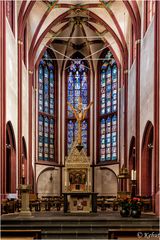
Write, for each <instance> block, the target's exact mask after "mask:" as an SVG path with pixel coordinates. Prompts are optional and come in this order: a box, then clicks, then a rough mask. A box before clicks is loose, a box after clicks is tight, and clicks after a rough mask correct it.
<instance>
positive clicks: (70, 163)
mask: <svg viewBox="0 0 160 240" xmlns="http://www.w3.org/2000/svg"><path fill="white" fill-rule="evenodd" d="M68 105H69V106H70V108H71V109H72V111H73V113H74V115H75V117H76V119H77V122H78V133H77V136H76V139H75V141H74V142H73V144H72V147H71V151H70V152H69V155H68V156H67V157H66V159H65V167H64V193H63V195H64V212H65V213H66V212H70V213H79V212H87V213H89V212H97V205H96V204H97V201H96V196H97V193H93V192H92V184H91V183H92V181H91V167H90V158H89V157H88V156H87V154H86V152H85V150H84V148H83V145H82V144H83V143H82V122H83V120H84V119H85V116H86V113H87V111H88V109H89V107H90V106H91V105H92V102H91V103H90V104H89V105H88V107H87V108H85V109H84V110H83V109H82V99H81V98H80V97H79V102H78V109H75V108H74V107H73V106H72V105H71V104H70V103H68Z"/></svg>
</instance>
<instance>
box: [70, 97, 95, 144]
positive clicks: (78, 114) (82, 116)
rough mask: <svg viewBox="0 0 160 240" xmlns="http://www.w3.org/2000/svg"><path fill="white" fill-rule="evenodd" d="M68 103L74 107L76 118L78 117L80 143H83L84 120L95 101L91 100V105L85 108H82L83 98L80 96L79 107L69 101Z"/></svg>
mask: <svg viewBox="0 0 160 240" xmlns="http://www.w3.org/2000/svg"><path fill="white" fill-rule="evenodd" d="M67 104H68V105H69V106H70V108H71V109H72V111H73V113H74V116H75V118H76V119H77V122H78V145H81V144H82V122H83V121H84V119H85V117H86V114H87V111H88V109H89V108H90V106H91V105H92V104H93V102H90V103H89V105H88V106H87V107H86V108H85V109H82V98H81V97H79V99H78V109H76V108H74V107H73V106H72V104H71V103H70V102H67Z"/></svg>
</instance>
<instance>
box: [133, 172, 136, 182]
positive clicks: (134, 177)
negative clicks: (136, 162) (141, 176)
mask: <svg viewBox="0 0 160 240" xmlns="http://www.w3.org/2000/svg"><path fill="white" fill-rule="evenodd" d="M133 180H136V170H135V171H134V175H133Z"/></svg>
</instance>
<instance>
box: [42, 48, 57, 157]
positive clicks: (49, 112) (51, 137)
mask: <svg viewBox="0 0 160 240" xmlns="http://www.w3.org/2000/svg"><path fill="white" fill-rule="evenodd" d="M51 58H52V57H51V55H50V54H49V53H48V52H47V51H46V52H45V54H44V56H43V58H42V60H41V61H40V64H39V67H38V160H39V161H40V160H42V161H56V157H55V150H56V149H55V129H56V128H55V125H56V80H55V75H56V74H55V71H56V70H55V64H54V62H52V61H51V60H47V59H51Z"/></svg>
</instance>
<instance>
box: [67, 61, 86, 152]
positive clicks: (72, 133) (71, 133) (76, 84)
mask: <svg viewBox="0 0 160 240" xmlns="http://www.w3.org/2000/svg"><path fill="white" fill-rule="evenodd" d="M80 96H81V98H82V103H83V108H85V107H87V105H88V76H87V68H86V66H85V63H84V62H82V61H81V60H79V59H77V60H75V61H74V62H71V65H70V67H69V68H68V77H67V101H68V102H70V103H71V104H72V105H73V107H74V108H77V107H78V98H79V97H80ZM67 110H68V113H67V117H68V124H67V141H68V152H69V151H70V149H71V146H72V143H73V141H74V140H75V138H76V135H77V123H75V116H74V115H73V113H72V111H71V108H70V107H69V106H68V107H67ZM72 119H73V120H72ZM82 127H83V130H82V143H83V145H84V149H87V141H88V139H87V128H88V122H87V120H86V121H85V122H84V123H83V124H82Z"/></svg>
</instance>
